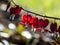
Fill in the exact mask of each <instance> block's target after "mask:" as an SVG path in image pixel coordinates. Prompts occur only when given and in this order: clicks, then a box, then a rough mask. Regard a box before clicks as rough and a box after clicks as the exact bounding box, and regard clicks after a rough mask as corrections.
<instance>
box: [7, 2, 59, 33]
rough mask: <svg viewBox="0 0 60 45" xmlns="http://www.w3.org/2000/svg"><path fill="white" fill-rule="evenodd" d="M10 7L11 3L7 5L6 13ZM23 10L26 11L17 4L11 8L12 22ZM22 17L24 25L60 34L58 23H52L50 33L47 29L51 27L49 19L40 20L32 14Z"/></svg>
mask: <svg viewBox="0 0 60 45" xmlns="http://www.w3.org/2000/svg"><path fill="white" fill-rule="evenodd" d="M14 4H15V3H14ZM9 7H10V2H9V3H8V5H7V9H6V11H7V10H8V9H9ZM22 10H24V9H23V8H22V7H19V5H16V4H15V7H11V8H10V15H11V16H10V17H9V18H10V19H11V20H14V19H15V17H16V16H18V15H19V14H20V13H21V11H22ZM24 11H27V10H24ZM27 12H28V13H29V11H27ZM30 13H33V14H35V13H34V12H30ZM35 15H38V14H35ZM40 16H41V15H40ZM21 17H22V23H24V24H28V25H29V26H31V27H33V28H36V30H42V29H44V30H45V31H48V32H50V33H54V32H59V33H60V26H59V27H58V28H57V23H56V22H54V23H53V22H52V23H51V24H50V31H49V30H48V29H45V28H46V27H47V26H48V25H49V22H50V21H49V20H48V19H38V18H37V17H35V16H32V15H31V14H22V16H21ZM42 17H47V18H53V19H58V18H54V17H48V16H42Z"/></svg>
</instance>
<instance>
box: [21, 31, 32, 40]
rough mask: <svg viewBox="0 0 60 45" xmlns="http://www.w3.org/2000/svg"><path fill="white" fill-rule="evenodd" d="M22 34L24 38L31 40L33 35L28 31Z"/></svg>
mask: <svg viewBox="0 0 60 45" xmlns="http://www.w3.org/2000/svg"><path fill="white" fill-rule="evenodd" d="M21 34H22V36H24V37H26V38H27V39H31V38H32V35H31V33H30V32H28V31H23V32H22V33H21Z"/></svg>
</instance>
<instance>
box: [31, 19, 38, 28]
mask: <svg viewBox="0 0 60 45" xmlns="http://www.w3.org/2000/svg"><path fill="white" fill-rule="evenodd" d="M32 26H33V27H38V18H35V19H34V20H33V23H32Z"/></svg>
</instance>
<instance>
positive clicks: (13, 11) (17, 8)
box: [10, 6, 21, 15]
mask: <svg viewBox="0 0 60 45" xmlns="http://www.w3.org/2000/svg"><path fill="white" fill-rule="evenodd" d="M20 12H21V8H20V7H19V6H16V7H11V8H10V13H11V14H15V15H18V14H19V13H20Z"/></svg>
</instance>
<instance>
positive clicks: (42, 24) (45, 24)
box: [38, 19, 49, 28]
mask: <svg viewBox="0 0 60 45" xmlns="http://www.w3.org/2000/svg"><path fill="white" fill-rule="evenodd" d="M38 24H39V26H40V27H43V28H45V27H46V26H47V25H48V24H49V20H48V19H45V20H43V19H40V20H39V21H38Z"/></svg>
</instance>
